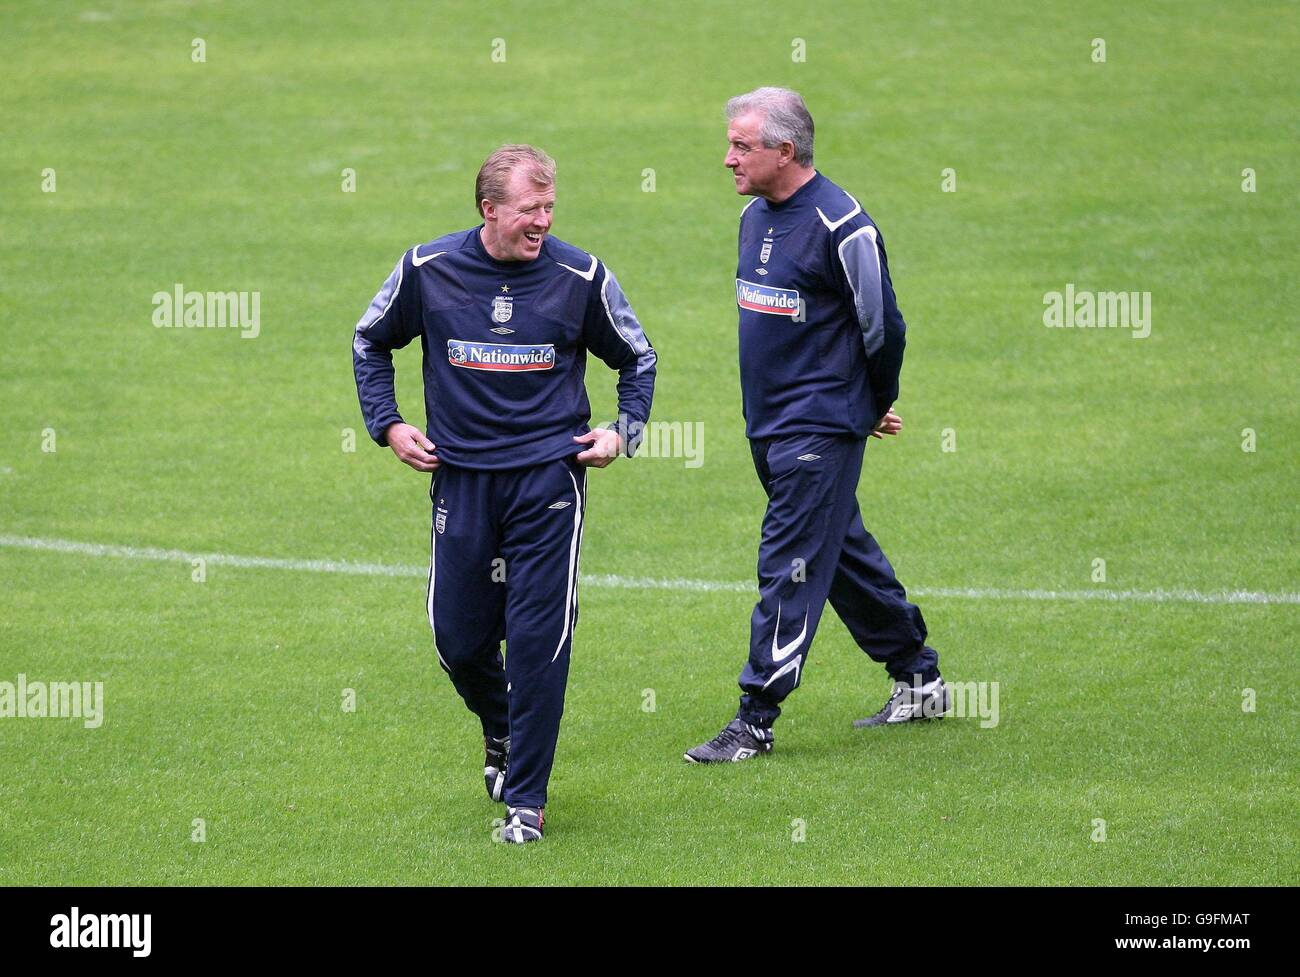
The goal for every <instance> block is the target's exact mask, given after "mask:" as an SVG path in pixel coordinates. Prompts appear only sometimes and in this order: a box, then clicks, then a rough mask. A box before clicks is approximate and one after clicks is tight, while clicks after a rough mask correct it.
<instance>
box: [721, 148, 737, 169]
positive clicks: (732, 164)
mask: <svg viewBox="0 0 1300 977" xmlns="http://www.w3.org/2000/svg"><path fill="white" fill-rule="evenodd" d="M722 165H723V166H725V167H727V169H731V170H734V169H735V168H736V167H737V166H739V165H740V160H739V159H738V158H737V157H736V154H735V153H733V152H732V151H731V150H730V149H728V150H727V158H726V159H724V160H723V161H722Z"/></svg>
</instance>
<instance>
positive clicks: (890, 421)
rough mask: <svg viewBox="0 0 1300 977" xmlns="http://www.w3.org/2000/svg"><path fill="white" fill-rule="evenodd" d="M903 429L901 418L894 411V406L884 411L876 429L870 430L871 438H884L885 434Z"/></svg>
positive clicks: (896, 432)
mask: <svg viewBox="0 0 1300 977" xmlns="http://www.w3.org/2000/svg"><path fill="white" fill-rule="evenodd" d="M901 430H903V419H902V418H901V417H899V416H898V415H897V414H895V413H894V408H892V407H891V408H889V410H887V411H885V416H884V417H882V418H881V419H880V423H879V424H877V425H876V429H875V430H874V431H872V432H871V436H872V437H873V438H881V439H882V440H883V439H884V437H885V435H886V434H888V435H891V436H892V435H896V434H898V432H899V431H901Z"/></svg>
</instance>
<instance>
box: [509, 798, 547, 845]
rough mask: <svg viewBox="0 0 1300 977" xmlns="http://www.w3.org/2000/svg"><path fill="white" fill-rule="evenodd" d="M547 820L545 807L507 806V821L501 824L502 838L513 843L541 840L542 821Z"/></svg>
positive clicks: (522, 843) (519, 843)
mask: <svg viewBox="0 0 1300 977" xmlns="http://www.w3.org/2000/svg"><path fill="white" fill-rule="evenodd" d="M545 820H546V818H545V809H544V808H540V807H539V808H536V809H534V808H531V807H507V808H506V818H505V821H504V822H502V824H501V840H502V841H504V842H506V843H507V844H511V845H524V844H527V843H528V842H530V841H541V840H542V822H543V821H545Z"/></svg>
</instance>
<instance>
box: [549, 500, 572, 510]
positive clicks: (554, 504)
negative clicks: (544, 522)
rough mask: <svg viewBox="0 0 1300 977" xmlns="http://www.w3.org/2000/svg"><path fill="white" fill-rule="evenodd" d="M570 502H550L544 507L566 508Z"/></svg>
mask: <svg viewBox="0 0 1300 977" xmlns="http://www.w3.org/2000/svg"><path fill="white" fill-rule="evenodd" d="M571 504H572V503H570V502H552V503H551V504H550V505H548V506H547V507H546V508H548V509H567V508H568V507H569V506H570V505H571Z"/></svg>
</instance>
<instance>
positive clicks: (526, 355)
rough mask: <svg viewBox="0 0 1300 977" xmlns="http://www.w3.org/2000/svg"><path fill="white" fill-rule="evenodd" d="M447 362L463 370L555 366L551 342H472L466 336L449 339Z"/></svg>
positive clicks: (507, 370)
mask: <svg viewBox="0 0 1300 977" xmlns="http://www.w3.org/2000/svg"><path fill="white" fill-rule="evenodd" d="M447 362H448V363H450V364H451V365H452V366H459V367H461V368H462V369H465V370H494V371H497V372H501V373H522V372H525V371H528V370H549V369H551V368H552V367H553V366H555V347H554V346H553V345H551V344H550V343H545V344H542V345H533V346H525V345H520V344H517V343H474V342H470V341H469V340H468V339H449V340H447Z"/></svg>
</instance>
